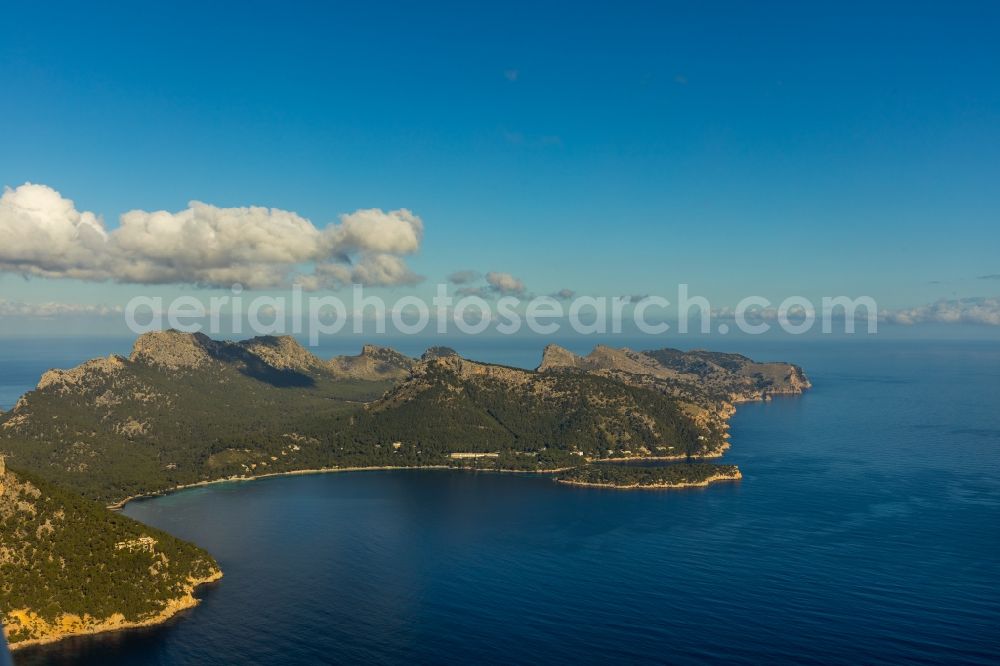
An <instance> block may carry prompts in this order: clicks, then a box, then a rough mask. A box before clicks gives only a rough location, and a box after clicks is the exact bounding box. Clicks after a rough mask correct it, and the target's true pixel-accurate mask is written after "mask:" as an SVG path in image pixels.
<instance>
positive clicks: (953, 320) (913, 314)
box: [879, 298, 1000, 326]
mask: <svg viewBox="0 0 1000 666" xmlns="http://www.w3.org/2000/svg"><path fill="white" fill-rule="evenodd" d="M879 318H880V319H883V320H884V321H887V322H890V323H893V324H904V325H911V324H921V323H926V322H936V323H943V324H985V325H987V326H1000V298H960V299H955V300H942V301H937V302H936V303H931V304H930V305H921V306H919V307H915V308H909V309H903V310H883V311H880V312H879Z"/></svg>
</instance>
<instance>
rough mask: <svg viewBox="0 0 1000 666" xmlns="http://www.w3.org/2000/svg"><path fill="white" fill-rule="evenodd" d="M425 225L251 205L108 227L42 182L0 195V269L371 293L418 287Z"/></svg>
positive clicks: (137, 217) (131, 215)
mask: <svg viewBox="0 0 1000 666" xmlns="http://www.w3.org/2000/svg"><path fill="white" fill-rule="evenodd" d="M423 231H424V227H423V222H422V221H421V219H420V218H419V217H418V216H417V215H414V214H413V213H412V212H411V211H409V210H406V209H400V210H393V211H388V212H386V211H383V210H380V209H376V208H371V209H363V210H358V211H355V212H353V213H348V214H345V215H342V216H341V217H340V220H339V223H337V224H331V225H329V226H327V227H325V228H322V229H320V228H317V227H316V226H315V225H314V224H313V223H312V222H310V221H309V220H307V219H305V218H303V217H301V216H299V215H298V214H296V213H294V212H290V211H285V210H280V209H277V208H264V207H259V206H249V207H242V208H219V207H217V206H213V205H211V204H206V203H201V202H198V201H192V202H191V203H190V204H189V206H188V208H186V209H184V210H182V211H179V212H176V213H172V212H168V211H152V212H150V211H144V210H133V211H129V212H128V213H125V214H124V215H122V216H121V218H120V224H119V226H118V228H116V229H112V230H108V229H107V228H106V227H105V226H104V223H103V221H102V220H101V219H100V218H99V217H98V216H97V215H95V214H94V213H91V212H86V211H84V212H81V211H78V210H77V209H76V207H75V205H74V204H73V202H72V201H71V200H69V199H66V198H64V197H63V196H62V195H61V194H60V193H59V192H57V191H56V190H54V189H52V188H50V187H48V186H45V185H33V184H31V183H26V184H24V185H22V186H20V187H18V188H16V189H13V190H12V189H9V188H7V189H5V190H4V193H3V195H2V196H0V238H3V240H4V243H3V245H0V271H3V272H11V273H18V274H21V275H25V276H38V277H49V278H77V279H82V280H93V281H105V280H111V281H115V282H123V283H139V284H174V283H181V284H196V285H202V286H217V287H221V286H229V285H232V284H234V283H237V282H239V283H241V284H243V285H244V286H246V287H250V288H267V287H279V286H283V285H287V284H289V282H290V281H291V280H292V279H294V278H295V276H296V272H297V270H298V269H299V268H300V267H301V266H303V265H306V264H315V265H316V270H315V271H314V272H313V273H307V274H305V275H299V276H298V281H299V282H300V283H301V284H303V286H304V287H306V288H313V289H318V288H323V287H336V286H340V285H342V284H345V283H347V282H350V281H357V282H359V283H361V284H366V285H371V286H376V285H377V286H388V285H399V284H413V283H414V282H417V281H419V280H420V278H419V277H418V276H416V275H415V274H414V273H413V272H412V271H410V269H409V268H408V267H407V266H406V264H405V261H404V260H403V257H404V256H407V255H411V254H413V253H415V252H417V251H418V250H419V249H420V244H421V242H422V240H423Z"/></svg>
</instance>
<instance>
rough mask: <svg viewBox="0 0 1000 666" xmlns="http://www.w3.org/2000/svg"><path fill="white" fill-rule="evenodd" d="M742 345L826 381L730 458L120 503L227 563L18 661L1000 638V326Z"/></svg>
mask: <svg viewBox="0 0 1000 666" xmlns="http://www.w3.org/2000/svg"><path fill="white" fill-rule="evenodd" d="M747 351H749V352H751V353H753V354H754V355H755V356H763V357H768V358H784V359H787V360H792V361H795V362H798V363H801V364H802V365H804V366H805V368H806V370H807V371H808V372H809V374H810V377H811V378H812V379H813V381H814V384H815V385H816V387H815V389H814V390H813V391H811V392H810V393H809V394H807V395H805V396H803V397H801V398H787V399H778V400H774V401H773V402H770V403H766V404H754V405H745V406H741V407H740V409H739V411H738V413H737V415H736V417H735V418H734V420H733V430H732V433H733V449H732V451H731V452H730V454H729V455H728V456H727V458H726V460H727V462H733V463H737V464H739V465H740V467H741V468H742V470H743V474H744V479H743V481H742V482H739V483H731V484H720V485H715V486H712V487H710V488H707V489H691V490H682V491H659V492H634V491H615V490H602V489H590V488H573V487H565V486H558V485H556V484H554V483H553V482H551V480H549V479H547V478H544V477H536V476H519V475H495V474H482V473H480V474H475V473H461V472H447V471H430V470H428V471H402V472H360V473H341V474H328V475H320V476H307V477H286V478H276V479H268V480H262V481H256V482H251V483H242V484H226V485H219V486H213V487H206V488H199V489H195V490H191V491H185V492H182V493H178V494H175V495H172V496H168V497H163V498H157V499H153V500H144V501H139V502H134V503H132V504H130V505H128V507H127V509H126V513H127V514H128V515H130V516H132V517H134V518H136V519H138V520H142V521H145V522H148V523H150V524H153V525H156V526H157V527H161V528H163V529H166V530H168V531H171V532H173V533H174V534H177V535H179V536H181V537H184V538H187V539H190V540H192V541H194V542H196V543H198V544H200V545H202V546H204V547H206V548H207V549H208V550H210V551H211V552H212V553H213V554H214V555H215V556H216V557H217V558H218V560H219V562H220V564H221V566H222V568H223V569H224V570H225V573H226V578H225V579H224V580H223V581H222V582H221V583H220V584H218V585H217V586H214V587H212V588H209V589H206V590H205V591H204V592H203V593H202V595H201V596H202V597H203V603H202V605H201V606H199V607H198V608H197V609H195V610H193V611H191V612H188V613H186V614H185V615H184V616H183V617H181V618H179V619H178V620H177V621H174V622H171V623H169V624H168V625H166V626H164V627H159V628H155V629H151V630H144V631H139V632H131V633H124V634H119V635H113V636H108V637H95V638H84V639H77V640H72V641H68V642H66V643H63V644H60V645H57V646H54V647H49V648H45V649H41V650H34V651H31V652H23V653H21V654H20V655H19V657H18V662H19V663H21V664H36V663H82V664H209V663H260V664H265V663H300V664H311V663H342V662H356V661H362V660H363V661H368V662H376V663H408V662H412V661H415V660H416V661H422V662H435V663H469V662H492V663H497V662H507V663H509V662H520V663H525V662H537V661H539V660H543V659H544V660H546V661H549V662H552V663H574V662H576V663H580V662H583V663H593V662H599V661H609V660H619V661H640V660H641V661H658V662H672V663H701V662H706V661H709V660H712V661H714V660H720V659H721V660H726V661H730V662H738V663H761V662H762V661H767V662H770V663H780V662H789V663H790V662H798V663H801V662H818V663H844V664H847V663H858V662H868V663H872V662H887V661H891V662H908V663H940V662H942V661H949V662H964V663H983V664H986V663H996V662H997V660H998V659H1000V647H998V638H997V636H998V632H997V627H998V626H1000V601H998V595H997V592H996V591H997V589H998V588H1000V560H998V552H1000V345H997V344H995V343H989V342H977V343H962V342H947V343H916V342H900V343H888V342H886V343H882V342H877V343H876V342H872V343H860V342H859V343H855V342H849V343H820V342H816V343H809V344H800V345H798V346H796V347H794V348H782V347H780V346H777V345H776V346H774V347H762V348H759V349H748V350H747ZM517 353H519V354H523V350H522V351H518V352H517ZM497 360H504V359H503V358H499V359H497Z"/></svg>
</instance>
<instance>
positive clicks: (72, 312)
mask: <svg viewBox="0 0 1000 666" xmlns="http://www.w3.org/2000/svg"><path fill="white" fill-rule="evenodd" d="M121 313H122V307H121V306H119V305H114V306H111V305H83V304H79V303H22V302H20V301H8V300H4V299H0V317H34V318H42V319H51V318H54V317H67V316H69V317H88V316H89V317H108V316H111V315H118V314H121Z"/></svg>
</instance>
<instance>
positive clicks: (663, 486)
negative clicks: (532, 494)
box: [556, 472, 743, 490]
mask: <svg viewBox="0 0 1000 666" xmlns="http://www.w3.org/2000/svg"><path fill="white" fill-rule="evenodd" d="M742 478H743V474H741V473H740V472H736V474H714V475H712V476H710V477H708V478H707V479H704V480H703V481H684V482H682V483H650V484H641V483H630V484H617V483H594V482H592V481H574V480H573V479H556V483H561V484H563V485H566V486H579V487H582V488H611V489H613V490H674V489H678V488H705V487H707V486H710V485H712V484H713V483H718V482H720V481H740V480H741V479H742Z"/></svg>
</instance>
